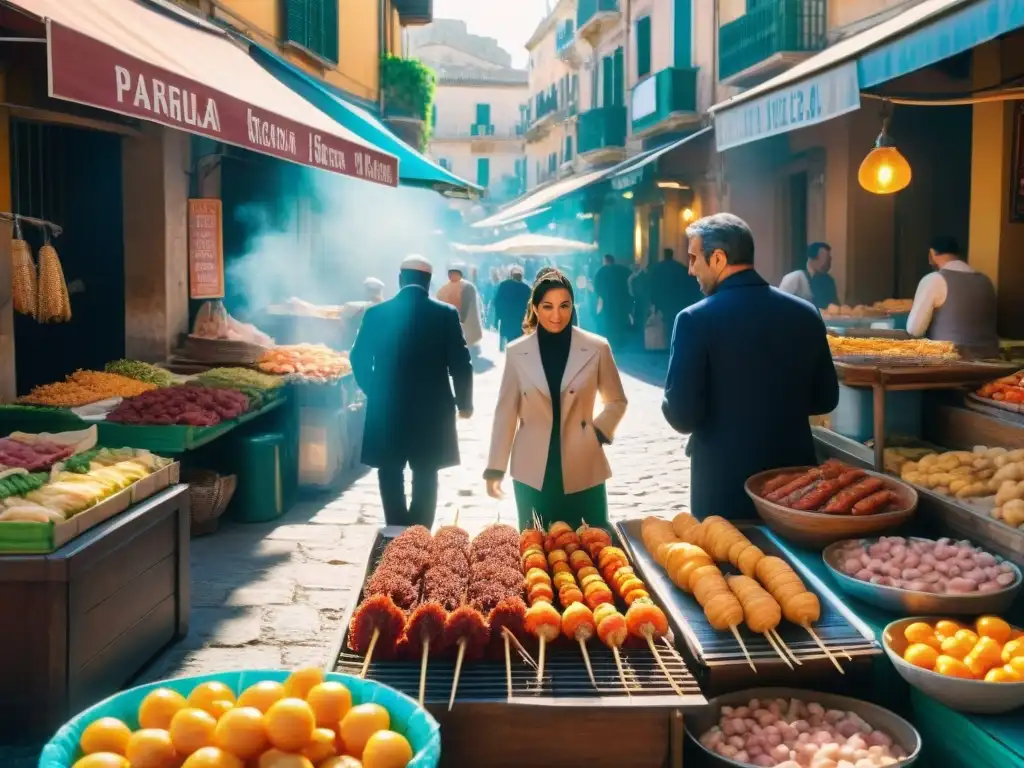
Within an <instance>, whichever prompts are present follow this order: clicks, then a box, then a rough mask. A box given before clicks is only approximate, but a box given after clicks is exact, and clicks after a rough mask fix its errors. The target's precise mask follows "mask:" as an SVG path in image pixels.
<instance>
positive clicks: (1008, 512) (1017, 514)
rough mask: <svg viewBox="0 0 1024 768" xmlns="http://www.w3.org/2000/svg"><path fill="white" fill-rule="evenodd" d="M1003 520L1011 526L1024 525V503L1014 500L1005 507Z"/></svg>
mask: <svg viewBox="0 0 1024 768" xmlns="http://www.w3.org/2000/svg"><path fill="white" fill-rule="evenodd" d="M1003 520H1004V521H1006V523H1008V524H1009V525H1012V526H1014V527H1017V526H1018V525H1021V524H1022V523H1024V501H1022V500H1021V499H1014V500H1013V501H1009V502H1007V503H1006V504H1004V505H1003Z"/></svg>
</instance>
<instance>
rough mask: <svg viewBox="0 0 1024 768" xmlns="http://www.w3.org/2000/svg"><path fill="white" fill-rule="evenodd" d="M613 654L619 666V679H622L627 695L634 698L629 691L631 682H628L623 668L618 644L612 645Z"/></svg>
mask: <svg viewBox="0 0 1024 768" xmlns="http://www.w3.org/2000/svg"><path fill="white" fill-rule="evenodd" d="M612 656H614V657H615V666H616V667H618V668H619V679H620V680H621V681H622V687H623V688H625V689H626V695H627V696H629V697H630V698H633V694H632V693H630V692H629V683H627V682H626V671H625V670H624V669H623V668H622V657H621V656H619V649H618V647H617V646H614V645H613V646H612Z"/></svg>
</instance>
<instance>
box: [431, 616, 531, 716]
mask: <svg viewBox="0 0 1024 768" xmlns="http://www.w3.org/2000/svg"><path fill="white" fill-rule="evenodd" d="M502 629H504V627H502ZM508 638H509V633H508V632H505V634H504V636H503V638H502V639H503V640H504V641H505V682H506V683H507V684H508V697H509V698H510V699H511V698H512V652H511V650H510V645H509V642H508ZM420 706H422V705H420Z"/></svg>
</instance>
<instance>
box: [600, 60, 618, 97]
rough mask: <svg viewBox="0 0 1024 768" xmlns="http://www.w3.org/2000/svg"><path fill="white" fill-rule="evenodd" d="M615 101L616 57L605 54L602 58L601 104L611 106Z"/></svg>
mask: <svg viewBox="0 0 1024 768" xmlns="http://www.w3.org/2000/svg"><path fill="white" fill-rule="evenodd" d="M614 103H615V59H614V58H613V57H612V56H604V57H603V58H602V59H601V106H602V107H610V106H611V105H612V104H614Z"/></svg>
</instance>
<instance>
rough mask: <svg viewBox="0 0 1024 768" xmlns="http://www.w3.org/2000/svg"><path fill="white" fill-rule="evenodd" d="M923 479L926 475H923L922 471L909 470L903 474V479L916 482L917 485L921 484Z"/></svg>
mask: <svg viewBox="0 0 1024 768" xmlns="http://www.w3.org/2000/svg"><path fill="white" fill-rule="evenodd" d="M923 479H924V475H922V474H921V473H920V472H907V473H906V474H905V475H903V480H905V481H906V482H908V483H914V484H916V485H920V484H921V481H922V480H923Z"/></svg>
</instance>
